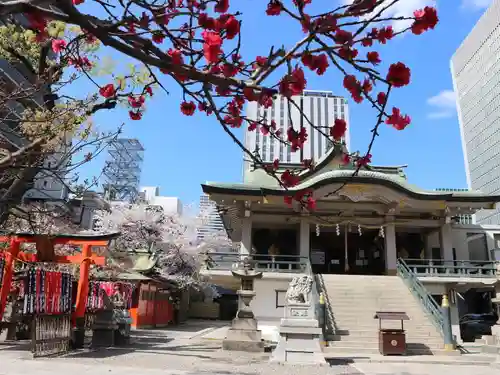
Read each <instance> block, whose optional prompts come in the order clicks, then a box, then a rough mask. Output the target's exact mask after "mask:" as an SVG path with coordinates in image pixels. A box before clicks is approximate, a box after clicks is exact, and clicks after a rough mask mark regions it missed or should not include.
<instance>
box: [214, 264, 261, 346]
mask: <svg viewBox="0 0 500 375" xmlns="http://www.w3.org/2000/svg"><path fill="white" fill-rule="evenodd" d="M242 266H243V268H242V269H238V270H233V271H232V273H233V275H234V276H235V277H239V278H240V279H241V289H240V290H238V292H237V293H238V297H239V301H238V303H239V308H238V312H237V313H236V318H234V319H233V322H232V324H231V328H230V329H229V330H228V332H227V336H226V338H225V339H224V340H223V341H222V349H224V350H238V351H244V352H263V351H264V342H263V341H262V332H261V331H259V330H258V329H257V320H255V317H254V314H253V312H252V309H251V308H250V302H251V301H252V299H253V297H254V296H255V291H254V290H253V281H254V280H255V279H256V278H261V277H262V272H256V271H254V270H252V269H251V268H250V262H249V260H248V258H245V261H244V262H243V264H242Z"/></svg>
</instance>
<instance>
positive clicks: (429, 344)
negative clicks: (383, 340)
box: [328, 340, 444, 349]
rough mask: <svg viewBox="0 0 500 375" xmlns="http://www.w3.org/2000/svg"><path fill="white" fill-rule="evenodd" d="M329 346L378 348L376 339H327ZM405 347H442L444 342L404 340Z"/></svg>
mask: <svg viewBox="0 0 500 375" xmlns="http://www.w3.org/2000/svg"><path fill="white" fill-rule="evenodd" d="M328 344H329V346H330V347H332V348H335V347H342V348H353V349H362V348H378V340H372V341H366V342H364V341H328ZM406 347H407V348H410V349H413V348H429V349H444V343H443V341H441V342H423V341H414V340H413V341H411V340H410V341H408V340H407V341H406Z"/></svg>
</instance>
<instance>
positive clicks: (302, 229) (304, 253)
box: [299, 218, 311, 260]
mask: <svg viewBox="0 0 500 375" xmlns="http://www.w3.org/2000/svg"><path fill="white" fill-rule="evenodd" d="M310 240H311V226H310V224H309V221H307V219H305V218H302V219H300V225H299V255H300V256H301V257H307V258H309V252H310ZM302 260H303V259H302Z"/></svg>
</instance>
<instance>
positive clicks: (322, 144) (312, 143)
mask: <svg viewBox="0 0 500 375" xmlns="http://www.w3.org/2000/svg"><path fill="white" fill-rule="evenodd" d="M292 99H293V102H295V103H296V106H295V105H294V104H292V103H290V104H289V101H288V100H287V99H286V98H285V97H283V96H281V95H277V96H276V98H275V100H274V102H273V105H272V106H271V107H270V108H264V107H263V106H259V105H258V103H256V102H250V103H249V104H248V107H247V117H248V118H249V119H251V120H254V121H259V120H262V119H266V120H267V122H268V123H270V122H271V121H274V122H275V123H276V128H277V129H280V131H281V133H282V134H283V135H284V137H285V139H286V132H287V129H288V128H289V127H290V126H293V128H294V129H296V130H299V129H301V128H302V127H304V128H305V130H306V131H307V134H308V138H307V141H306V142H305V144H304V147H303V148H302V149H301V150H299V151H296V152H292V150H291V147H290V146H287V145H285V144H284V143H283V142H280V141H279V140H278V139H276V138H274V137H271V136H269V135H263V134H262V133H261V132H260V131H258V130H253V131H246V133H245V146H246V148H247V149H248V150H249V151H251V152H255V151H258V153H259V155H260V157H261V158H262V160H263V161H264V162H269V163H272V162H273V161H274V160H276V159H278V160H279V161H280V164H295V165H299V164H301V163H302V161H303V160H304V159H313V160H314V161H318V160H319V159H321V158H322V157H323V156H324V155H325V154H326V153H327V152H328V150H330V148H331V147H332V142H331V140H330V139H329V138H328V137H325V135H324V134H326V135H329V128H330V127H331V126H332V125H333V122H334V120H335V119H336V118H342V119H344V120H345V121H346V122H347V123H348V124H349V120H348V118H349V112H348V105H347V100H346V99H345V98H343V97H340V96H336V95H334V94H333V93H332V92H329V91H304V93H303V95H300V96H294V97H292ZM301 113H302V114H303V115H301ZM308 120H309V121H308ZM311 123H312V124H313V125H314V126H315V127H316V128H317V129H315V128H314V127H312V126H311ZM321 133H324V134H321ZM345 142H346V144H347V146H349V126H348V127H347V132H346V136H345ZM244 160H245V162H244V163H243V164H244V171H245V170H248V169H249V168H250V167H251V165H252V162H251V161H250V160H249V157H248V156H247V155H244Z"/></svg>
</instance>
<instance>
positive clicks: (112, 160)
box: [104, 138, 144, 203]
mask: <svg viewBox="0 0 500 375" xmlns="http://www.w3.org/2000/svg"><path fill="white" fill-rule="evenodd" d="M143 159H144V148H143V147H142V145H141V142H139V141H138V140H137V139H129V138H118V139H115V140H114V141H113V142H111V144H110V145H109V148H108V160H107V161H106V165H105V167H104V176H105V178H106V182H105V184H104V195H105V198H106V199H108V200H112V201H124V202H130V203H133V202H135V201H136V200H137V198H138V195H139V183H140V180H141V170H142V162H143Z"/></svg>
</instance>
